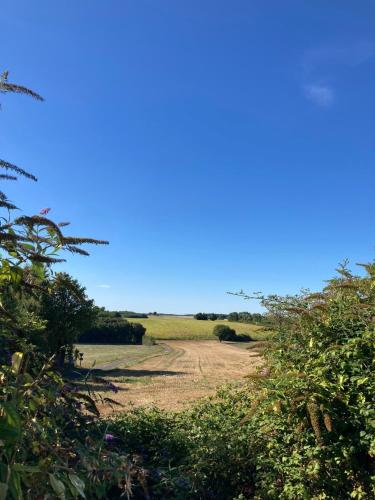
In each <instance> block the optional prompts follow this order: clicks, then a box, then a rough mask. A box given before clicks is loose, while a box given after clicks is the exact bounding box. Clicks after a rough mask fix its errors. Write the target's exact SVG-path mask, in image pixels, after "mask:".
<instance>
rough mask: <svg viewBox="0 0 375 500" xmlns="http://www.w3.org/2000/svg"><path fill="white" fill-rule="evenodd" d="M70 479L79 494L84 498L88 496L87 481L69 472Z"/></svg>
mask: <svg viewBox="0 0 375 500" xmlns="http://www.w3.org/2000/svg"><path fill="white" fill-rule="evenodd" d="M69 479H70V482H71V483H72V485H73V486H74V488H75V489H76V490H77V492H78V494H79V495H81V497H82V498H86V495H85V483H84V482H83V481H82V479H80V478H79V477H78V476H76V475H75V474H69Z"/></svg>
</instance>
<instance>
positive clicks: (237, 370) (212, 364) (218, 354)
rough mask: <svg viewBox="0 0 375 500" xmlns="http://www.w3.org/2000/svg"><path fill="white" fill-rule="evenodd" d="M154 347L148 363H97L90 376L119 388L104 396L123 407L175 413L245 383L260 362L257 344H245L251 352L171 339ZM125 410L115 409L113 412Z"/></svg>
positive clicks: (240, 347) (238, 347)
mask: <svg viewBox="0 0 375 500" xmlns="http://www.w3.org/2000/svg"><path fill="white" fill-rule="evenodd" d="M159 346H160V347H159V348H161V350H160V351H159V352H158V353H155V352H153V353H152V354H151V356H150V357H149V358H148V359H145V360H143V361H141V362H139V363H136V364H134V365H132V366H131V367H130V366H129V362H128V359H127V358H124V359H123V360H121V359H117V360H116V361H113V362H107V363H103V364H97V365H96V367H95V370H94V371H95V374H96V375H99V376H100V377H105V378H106V379H107V380H108V381H111V382H113V383H114V384H116V386H117V387H118V388H119V391H118V393H117V394H112V393H111V394H106V396H110V397H111V398H112V399H114V400H116V401H117V402H119V403H121V404H123V405H124V407H125V408H128V407H129V406H149V405H154V406H157V407H159V408H166V409H169V410H179V409H182V408H186V407H187V406H189V404H191V403H192V402H193V401H195V400H196V399H198V398H201V397H203V396H207V395H211V394H213V393H214V392H215V390H216V389H217V387H218V386H220V385H222V384H225V383H229V382H234V381H240V380H241V379H244V377H245V376H246V375H248V374H250V373H252V372H254V370H255V369H256V367H257V366H259V364H261V362H262V361H261V356H260V353H259V350H257V343H256V342H254V343H251V344H250V346H251V347H252V349H250V350H249V349H247V347H249V344H241V345H238V344H232V343H224V342H223V343H219V342H217V341H210V340H206V341H179V340H173V341H167V342H163V343H162V344H159ZM141 347H142V346H141ZM259 347H261V343H259ZM125 408H121V407H115V410H117V411H121V410H123V409H125ZM100 410H101V411H102V413H108V412H110V411H112V410H111V408H109V407H106V406H102V407H101V408H100Z"/></svg>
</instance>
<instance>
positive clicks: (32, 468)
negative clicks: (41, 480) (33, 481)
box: [12, 464, 40, 474]
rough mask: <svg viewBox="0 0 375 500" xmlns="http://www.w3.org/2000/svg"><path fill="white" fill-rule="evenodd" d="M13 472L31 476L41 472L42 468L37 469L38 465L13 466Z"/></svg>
mask: <svg viewBox="0 0 375 500" xmlns="http://www.w3.org/2000/svg"><path fill="white" fill-rule="evenodd" d="M12 470H14V471H17V472H25V473H29V474H34V473H36V472H40V468H39V467H37V466H36V465H23V464H13V465H12Z"/></svg>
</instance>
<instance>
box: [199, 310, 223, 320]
mask: <svg viewBox="0 0 375 500" xmlns="http://www.w3.org/2000/svg"><path fill="white" fill-rule="evenodd" d="M226 317H227V316H226V314H216V313H202V312H199V313H197V314H195V315H194V318H195V319H198V320H201V321H207V320H211V321H216V320H217V319H226Z"/></svg>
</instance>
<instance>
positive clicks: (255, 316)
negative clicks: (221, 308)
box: [194, 311, 268, 325]
mask: <svg viewBox="0 0 375 500" xmlns="http://www.w3.org/2000/svg"><path fill="white" fill-rule="evenodd" d="M194 318H195V319H197V320H201V321H208V320H211V321H216V320H218V319H219V320H222V319H226V320H228V321H236V322H239V323H253V324H259V325H260V324H262V325H263V324H265V323H267V321H268V317H267V315H266V314H260V313H250V312H247V311H244V312H231V313H229V314H221V313H204V312H199V313H197V314H195V315H194Z"/></svg>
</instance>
